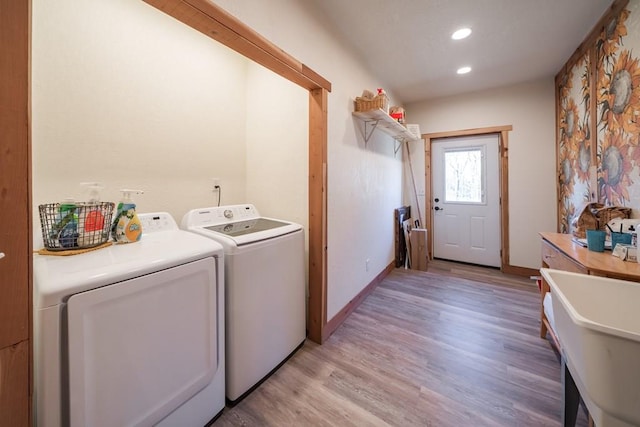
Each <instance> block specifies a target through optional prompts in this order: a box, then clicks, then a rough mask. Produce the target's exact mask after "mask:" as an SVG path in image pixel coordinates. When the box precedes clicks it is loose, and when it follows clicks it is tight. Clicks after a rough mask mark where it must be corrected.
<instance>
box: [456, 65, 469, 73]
mask: <svg viewBox="0 0 640 427" xmlns="http://www.w3.org/2000/svg"><path fill="white" fill-rule="evenodd" d="M469 71H471V67H461V68H458V71H456V73H458V74H467V73H468V72H469Z"/></svg>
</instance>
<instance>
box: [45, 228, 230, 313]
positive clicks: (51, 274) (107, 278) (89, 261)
mask: <svg viewBox="0 0 640 427" xmlns="http://www.w3.org/2000/svg"><path fill="white" fill-rule="evenodd" d="M211 256H213V257H220V258H221V257H222V256H223V248H222V246H221V245H220V244H219V243H217V242H215V241H213V240H211V239H206V238H203V237H202V236H198V235H196V234H194V233H189V232H186V231H182V230H168V231H162V232H153V233H149V234H143V236H142V239H141V240H140V241H139V242H136V243H127V244H119V245H112V246H110V247H107V248H103V249H98V250H95V251H91V252H86V253H83V254H80V255H71V256H50V255H34V261H33V283H34V303H35V306H36V307H37V308H44V307H48V306H51V305H56V304H60V303H61V302H65V301H66V299H67V298H68V297H69V296H71V295H73V294H75V293H78V292H83V291H87V290H90V289H95V288H99V287H101V286H106V285H110V284H113V283H117V282H120V281H123V280H128V279H131V278H134V277H138V276H142V275H145V274H149V273H154V272H157V271H161V270H164V269H167V268H171V267H175V266H177V265H181V264H185V263H188V262H191V261H196V260H198V259H203V258H206V257H211Z"/></svg>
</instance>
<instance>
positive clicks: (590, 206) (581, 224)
mask: <svg viewBox="0 0 640 427" xmlns="http://www.w3.org/2000/svg"><path fill="white" fill-rule="evenodd" d="M630 217H631V208H626V207H621V206H604V205H603V204H601V203H587V204H586V205H585V206H584V207H583V208H582V210H581V211H580V213H579V214H578V215H577V216H576V217H575V219H574V221H573V224H572V225H573V226H574V229H573V235H574V236H575V237H577V238H580V239H584V238H585V237H586V236H587V230H602V231H607V229H606V227H607V223H608V222H609V221H611V220H612V219H615V218H630Z"/></svg>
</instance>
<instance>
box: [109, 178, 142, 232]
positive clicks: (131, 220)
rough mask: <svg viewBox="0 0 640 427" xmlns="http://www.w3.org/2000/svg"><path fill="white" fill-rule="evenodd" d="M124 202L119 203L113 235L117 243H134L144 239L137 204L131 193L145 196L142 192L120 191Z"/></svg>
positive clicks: (112, 229) (112, 230)
mask: <svg viewBox="0 0 640 427" xmlns="http://www.w3.org/2000/svg"><path fill="white" fill-rule="evenodd" d="M120 192H122V200H121V201H120V203H118V209H117V212H116V219H115V220H114V221H113V227H112V228H111V233H112V235H113V240H115V241H116V243H133V242H137V241H138V240H140V238H141V237H142V224H141V223H140V220H139V219H138V215H136V204H135V203H133V200H132V199H131V193H135V194H143V191H142V190H129V189H124V190H120Z"/></svg>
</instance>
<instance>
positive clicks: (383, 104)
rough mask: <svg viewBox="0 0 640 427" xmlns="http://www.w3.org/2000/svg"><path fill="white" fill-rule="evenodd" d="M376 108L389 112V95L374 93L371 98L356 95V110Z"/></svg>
mask: <svg viewBox="0 0 640 427" xmlns="http://www.w3.org/2000/svg"><path fill="white" fill-rule="evenodd" d="M378 108H380V109H381V110H383V111H384V112H385V113H387V114H389V97H387V95H385V94H381V95H376V96H374V97H373V99H366V98H362V97H360V96H358V97H356V111H370V110H377V109H378Z"/></svg>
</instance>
